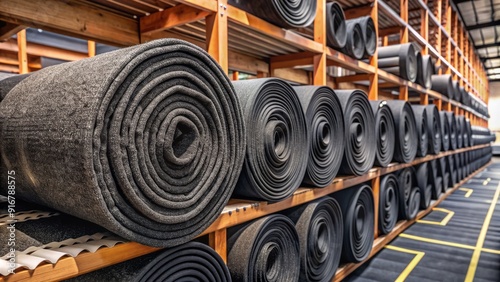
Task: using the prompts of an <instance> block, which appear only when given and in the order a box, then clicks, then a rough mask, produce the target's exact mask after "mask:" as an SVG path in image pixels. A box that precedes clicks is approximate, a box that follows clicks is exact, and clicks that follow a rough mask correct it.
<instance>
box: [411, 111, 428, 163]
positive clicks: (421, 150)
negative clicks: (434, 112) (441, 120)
mask: <svg viewBox="0 0 500 282" xmlns="http://www.w3.org/2000/svg"><path fill="white" fill-rule="evenodd" d="M411 107H412V110H413V113H414V114H415V121H416V123H417V137H418V147H417V157H425V156H426V155H427V151H428V148H429V140H428V139H429V134H428V132H429V131H428V126H429V125H428V121H427V107H426V106H421V105H412V106H411Z"/></svg>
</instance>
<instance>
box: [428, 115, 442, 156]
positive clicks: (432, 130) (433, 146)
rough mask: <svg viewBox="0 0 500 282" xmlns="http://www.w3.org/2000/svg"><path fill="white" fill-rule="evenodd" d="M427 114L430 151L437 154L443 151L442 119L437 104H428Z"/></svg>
mask: <svg viewBox="0 0 500 282" xmlns="http://www.w3.org/2000/svg"><path fill="white" fill-rule="evenodd" d="M426 114H427V135H428V138H427V139H428V141H429V147H428V149H429V153H430V154H433V155H437V154H439V152H440V151H441V119H440V117H439V111H438V109H437V107H436V106H435V105H428V106H426Z"/></svg>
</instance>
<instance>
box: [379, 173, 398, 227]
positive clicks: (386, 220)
mask: <svg viewBox="0 0 500 282" xmlns="http://www.w3.org/2000/svg"><path fill="white" fill-rule="evenodd" d="M379 193H380V200H379V216H378V226H379V230H380V232H381V233H382V234H388V233H390V232H391V231H392V229H394V226H396V223H397V222H398V213H399V196H398V194H399V181H398V178H397V177H396V175H395V174H393V173H389V174H386V175H384V176H382V178H381V179H380V192H379Z"/></svg>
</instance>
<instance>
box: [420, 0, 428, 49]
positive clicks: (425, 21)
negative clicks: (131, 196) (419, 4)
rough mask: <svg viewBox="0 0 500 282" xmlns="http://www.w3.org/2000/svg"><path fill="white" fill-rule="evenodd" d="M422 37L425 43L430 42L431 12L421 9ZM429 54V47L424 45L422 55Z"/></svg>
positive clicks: (425, 1)
mask: <svg viewBox="0 0 500 282" xmlns="http://www.w3.org/2000/svg"><path fill="white" fill-rule="evenodd" d="M424 3H425V4H427V0H424ZM420 35H421V36H422V37H423V38H424V39H425V41H427V42H429V10H428V9H423V11H422V9H421V15H420ZM427 54H429V48H428V47H427V45H424V48H423V49H422V55H427Z"/></svg>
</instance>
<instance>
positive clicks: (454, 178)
mask: <svg viewBox="0 0 500 282" xmlns="http://www.w3.org/2000/svg"><path fill="white" fill-rule="evenodd" d="M445 158H446V161H447V163H446V169H447V171H448V177H449V180H448V184H449V186H450V187H453V186H455V184H457V182H458V172H457V170H456V164H455V156H454V155H449V156H446V157H445Z"/></svg>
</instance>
